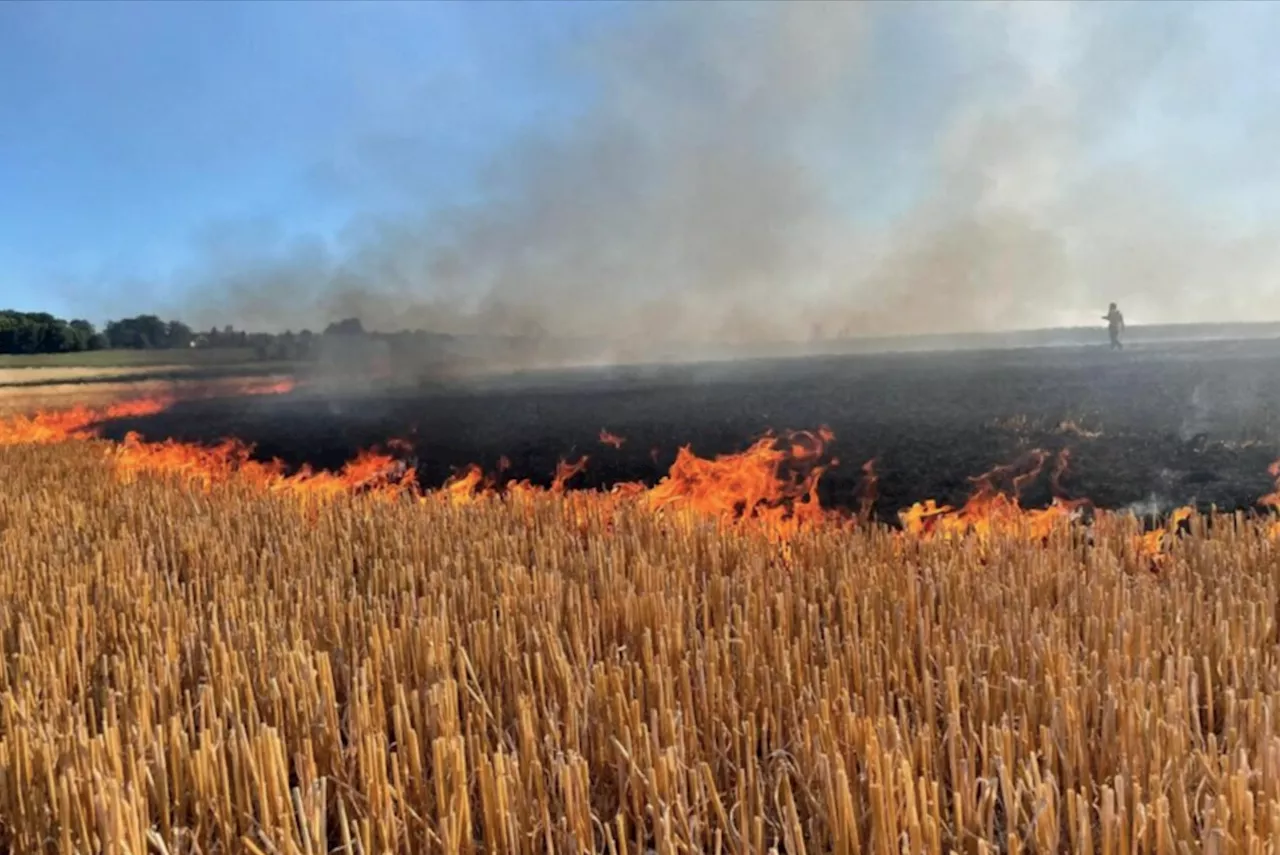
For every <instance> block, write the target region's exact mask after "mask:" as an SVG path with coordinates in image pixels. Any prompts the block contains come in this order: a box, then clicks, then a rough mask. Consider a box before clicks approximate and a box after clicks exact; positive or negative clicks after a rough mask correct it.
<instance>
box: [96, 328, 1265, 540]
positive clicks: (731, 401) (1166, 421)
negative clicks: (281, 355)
mask: <svg viewBox="0 0 1280 855" xmlns="http://www.w3.org/2000/svg"><path fill="white" fill-rule="evenodd" d="M1064 423H1071V424H1068V425H1066V426H1065V427H1064ZM1072 424H1073V425H1074V427H1075V428H1080V429H1081V430H1083V431H1085V432H1091V431H1092V432H1100V434H1101V435H1100V436H1097V437H1089V436H1082V435H1080V433H1078V432H1076V431H1075V430H1074V428H1073V427H1072ZM819 425H827V426H829V427H830V428H831V429H832V430H833V431H834V432H835V435H836V439H835V441H834V443H833V444H832V446H831V453H832V454H833V455H835V456H836V457H838V458H839V459H840V461H841V463H840V465H839V466H838V467H837V468H835V469H833V470H832V471H831V472H829V473H828V474H827V475H826V477H825V478H824V479H823V481H822V490H821V493H822V498H823V502H824V504H829V505H833V506H851V505H853V504H855V501H856V499H855V497H856V490H857V485H858V482H859V479H860V477H861V473H860V465H861V464H862V463H863V462H864V461H865V460H868V459H870V458H873V457H874V458H876V461H877V463H876V468H877V470H878V471H879V473H880V483H879V501H878V503H877V511H878V512H879V514H880V515H881V516H883V517H886V518H892V517H893V516H895V515H896V511H897V509H899V508H902V507H904V506H906V505H909V504H910V503H911V502H913V501H916V500H919V499H922V498H926V497H934V498H936V499H938V500H940V501H945V502H951V503H956V502H962V501H963V500H964V498H965V497H966V496H967V495H968V494H969V492H970V490H971V489H972V484H971V482H970V480H969V479H970V478H971V477H973V476H976V475H978V474H980V473H982V472H984V471H986V470H987V469H989V468H991V467H992V466H995V465H998V464H1002V463H1006V462H1009V461H1012V460H1015V459H1017V458H1018V457H1019V456H1020V455H1022V454H1024V453H1025V452H1027V451H1028V450H1029V449H1032V448H1043V449H1046V450H1049V451H1057V450H1059V449H1062V448H1064V447H1069V448H1070V451H1071V465H1070V469H1069V471H1068V472H1067V474H1066V476H1065V478H1064V479H1063V481H1062V484H1063V486H1064V488H1065V491H1066V493H1067V494H1068V495H1069V496H1072V497H1088V498H1090V499H1092V500H1093V502H1094V503H1095V504H1096V505H1098V506H1100V507H1111V508H1115V507H1121V506H1128V505H1131V504H1133V503H1144V504H1145V503H1149V502H1150V503H1152V504H1153V505H1154V506H1155V507H1153V508H1152V510H1155V509H1156V508H1165V509H1167V508H1168V507H1169V506H1171V505H1173V504H1181V503H1188V502H1190V503H1195V504H1197V505H1198V506H1200V507H1202V508H1207V507H1209V506H1211V505H1216V506H1217V507H1218V508H1219V509H1222V510H1234V509H1243V508H1252V507H1254V506H1255V503H1256V502H1257V499H1258V498H1259V497H1260V496H1261V495H1263V494H1265V493H1267V492H1269V491H1270V489H1271V487H1272V480H1271V478H1270V476H1269V475H1268V474H1267V467H1268V465H1269V464H1270V462H1271V461H1272V460H1273V459H1275V458H1276V457H1277V456H1280V443H1278V442H1277V440H1278V439H1280V341H1276V340H1266V341H1252V342H1246V341H1236V342H1213V343H1196V344H1181V345H1177V344H1174V345H1163V346H1156V345H1148V346H1147V347H1145V348H1132V349H1130V350H1126V351H1124V352H1121V353H1112V352H1110V351H1107V350H1106V349H1103V348H1087V349H1086V348H1073V349H1036V350H1007V351H989V352H980V353H973V352H970V353H941V354H938V353H935V354H912V355H878V356H857V357H840V358H830V359H805V360H793V361H774V362H756V363H750V362H743V363H736V364H708V365H698V366H682V367H662V368H631V369H621V368H619V369H610V370H591V371H577V372H568V371H565V372H558V373H554V374H553V373H542V374H537V375H534V374H530V375H526V376H522V377H508V378H502V379H496V380H491V381H488V382H486V383H483V384H480V383H475V384H472V385H470V386H468V387H466V388H462V387H456V388H452V389H443V388H438V389H436V390H434V391H424V390H416V391H415V392H413V393H412V394H407V393H405V392H403V391H401V392H390V391H387V392H376V391H368V390H366V391H363V392H360V393H356V392H351V393H347V394H343V395H332V394H330V395H325V396H321V395H318V394H308V393H307V392H305V391H302V392H296V393H294V394H292V395H287V396H276V397H258V398H252V399H239V400H205V401H199V402H191V403H185V404H179V405H177V406H174V407H173V408H171V409H170V410H168V411H166V412H164V413H161V414H158V415H155V416H151V417H146V418H134V419H128V420H120V421H117V422H112V423H110V424H108V425H106V427H105V430H104V433H105V435H107V436H109V437H112V438H119V437H121V436H123V434H124V433H125V432H126V431H129V430H134V431H139V432H140V433H142V434H143V436H145V437H146V438H148V439H161V438H165V437H174V438H177V439H180V440H186V441H214V440H217V439H219V438H222V437H228V436H234V437H238V438H240V439H243V440H245V441H247V442H251V443H254V444H255V445H256V447H257V454H258V455H259V456H262V457H279V458H280V459H282V460H284V461H285V462H286V463H289V464H295V465H296V464H302V463H310V464H312V465H315V466H321V467H337V466H340V465H341V464H342V463H343V462H344V461H345V460H347V459H349V458H350V457H352V456H353V455H354V454H355V452H356V451H357V450H358V449H360V448H364V447H368V446H371V445H374V444H377V443H381V442H385V441H386V440H387V439H389V438H392V437H401V438H406V439H409V440H410V441H411V442H412V443H413V444H414V446H415V448H416V453H417V456H418V461H419V478H420V481H421V482H422V483H423V484H425V485H436V484H439V483H442V482H443V481H444V480H445V479H446V478H448V477H449V475H450V474H451V473H452V472H453V471H455V470H456V469H457V468H460V467H462V466H465V465H466V464H468V463H478V464H480V465H481V466H482V467H484V468H485V469H486V471H493V470H495V469H496V468H497V466H498V462H499V459H500V458H501V457H503V456H505V457H506V458H507V459H508V460H509V461H510V463H511V468H510V470H509V472H508V475H509V476H511V477H515V478H530V479H532V480H533V481H535V482H538V483H544V484H545V483H548V482H549V480H550V478H551V476H552V473H553V472H554V470H555V466H556V462H557V461H558V460H559V459H560V458H562V457H565V458H570V459H572V458H575V457H577V456H578V455H581V454H584V453H585V454H589V455H590V458H591V459H590V462H589V465H588V468H587V470H586V472H585V473H584V474H583V475H581V476H579V477H578V478H577V479H575V480H574V481H573V482H571V484H572V485H573V486H578V487H602V486H607V485H609V484H612V483H615V482H618V481H627V480H643V481H647V482H649V483H653V482H655V481H656V480H657V479H658V478H659V477H661V476H662V475H663V474H665V472H666V471H667V469H668V468H669V467H670V466H671V463H672V461H673V460H674V459H675V454H676V451H677V449H678V448H679V446H681V445H683V444H689V445H691V446H692V448H693V450H694V451H695V452H696V453H697V454H699V455H702V456H711V455H714V454H717V453H724V452H731V451H738V450H741V449H743V448H745V447H746V446H747V445H748V444H749V443H750V442H751V441H752V440H753V439H755V438H757V437H758V436H759V435H760V434H762V433H763V432H764V431H765V430H767V429H770V428H772V429H774V430H778V431H782V430H786V429H788V428H797V429H814V428H817V427H818V426H819ZM601 428H607V429H608V430H609V431H611V432H613V433H615V434H618V435H621V436H623V437H625V439H626V442H625V444H624V445H623V446H622V448H621V449H614V448H611V447H609V446H606V445H602V444H601V443H600V442H599V440H598V434H599V432H600V430H601ZM655 449H656V460H655V458H654V455H655V452H654V451H653V450H655ZM1048 481H1049V479H1048V477H1047V473H1046V477H1044V478H1041V479H1040V480H1039V481H1037V482H1036V483H1035V484H1034V485H1033V486H1032V487H1030V488H1029V489H1028V490H1027V492H1026V493H1025V494H1024V497H1023V498H1024V502H1025V503H1026V504H1028V505H1036V504H1042V503H1045V502H1047V501H1048V499H1049V497H1050V488H1049V483H1048Z"/></svg>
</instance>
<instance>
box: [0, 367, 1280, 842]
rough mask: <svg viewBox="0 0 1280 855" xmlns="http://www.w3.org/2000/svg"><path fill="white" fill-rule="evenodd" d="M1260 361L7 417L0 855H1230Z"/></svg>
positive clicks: (1274, 589) (1261, 509)
mask: <svg viewBox="0 0 1280 855" xmlns="http://www.w3.org/2000/svg"><path fill="white" fill-rule="evenodd" d="M1274 348H1275V346H1274V345H1273V344H1270V343H1235V344H1214V345H1195V346H1190V345H1187V346H1171V347H1169V348H1167V349H1163V350H1155V349H1151V350H1146V351H1138V350H1135V351H1133V352H1126V353H1124V354H1114V355H1113V354H1109V353H1098V352H1092V351H1085V350H1074V351H1061V352H1041V351H1034V352H1016V353H1014V352H1010V353H984V354H968V355H958V354H949V355H936V354H935V355H914V356H910V357H906V356H883V357H860V358H858V359H833V360H817V361H813V360H810V361H806V362H775V363H762V364H754V365H736V366H724V365H721V366H716V365H704V366H693V367H682V368H675V367H666V368H661V369H639V368H634V369H626V370H622V369H618V370H614V371H611V372H594V373H590V374H583V373H581V372H565V373H560V374H540V375H528V376H524V377H519V378H508V379H505V380H500V379H493V380H491V381H488V382H487V383H486V384H479V383H475V384H470V385H467V386H459V387H456V388H452V389H448V388H441V389H438V390H436V391H434V392H430V393H426V392H420V393H416V394H413V395H410V394H408V393H406V392H398V393H390V392H378V393H368V394H365V395H356V394H354V393H351V394H347V395H343V396H334V395H317V394H315V393H314V392H309V391H308V390H307V389H306V388H305V386H299V387H297V388H293V389H290V387H289V386H288V385H287V384H277V385H270V384H266V385H258V386H242V387H238V388H235V389H224V390H221V391H220V392H218V393H217V394H214V393H210V394H207V395H203V396H202V397H200V398H199V399H193V398H190V397H189V396H188V395H187V394H181V393H174V394H172V395H171V396H170V397H168V398H164V399H160V398H152V399H149V400H148V399H146V398H145V397H144V398H143V399H142V400H135V401H134V402H132V403H120V404H117V405H116V406H115V408H114V409H110V410H108V409H105V408H97V409H82V410H80V411H78V412H74V413H66V412H63V413H46V414H43V415H41V416H37V417H32V418H23V417H16V416H10V417H8V418H7V419H5V420H4V421H0V472H3V473H4V475H5V477H6V478H7V479H8V482H9V483H10V484H11V485H13V489H10V490H6V491H3V492H0V547H2V548H0V604H3V605H2V606H0V653H2V654H3V663H4V664H3V667H2V668H0V849H4V848H6V847H7V849H8V851H14V852H30V851H53V852H80V851H110V852H144V851H159V852H170V853H177V852H191V853H194V852H250V853H266V852H281V853H284V852H297V853H320V852H334V851H337V852H353V853H354V852H361V853H373V852H406V853H408V852H473V853H479V852H535V851H536V852H610V853H614V852H619V853H620V852H629V853H630V852H634V853H647V852H650V851H653V852H658V853H677V852H679V853H687V852H734V853H745V852H752V853H754V852H769V851H778V852H787V853H793V852H839V853H854V852H864V853H872V852H874V853H880V852H902V851H909V852H932V853H947V852H952V851H955V852H965V853H970V852H972V853H979V852H1060V851H1085V852H1095V851H1096V852H1105V853H1120V852H1152V853H1165V852H1179V851H1217V852H1257V851H1268V850H1269V848H1270V847H1271V846H1273V845H1274V841H1276V840H1277V839H1280V775H1277V773H1276V768H1275V763H1276V758H1277V757H1278V756H1280V741H1278V739H1277V736H1276V733H1275V727H1274V715H1275V713H1276V708H1277V703H1278V702H1280V676H1278V675H1280V672H1278V670H1277V656H1276V652H1277V641H1278V639H1277V634H1278V633H1280V626H1278V625H1277V618H1278V616H1280V611H1278V607H1280V529H1277V527H1276V526H1275V524H1274V522H1273V517H1272V514H1271V512H1270V511H1269V510H1268V508H1266V507H1265V506H1263V505H1265V497H1266V494H1267V493H1269V492H1270V491H1272V490H1273V489H1274V483H1273V476H1272V475H1271V474H1270V473H1269V472H1268V467H1269V465H1270V463H1271V461H1272V460H1273V459H1275V457H1277V456H1280V455H1277V453H1276V452H1277V447H1276V439H1277V434H1276V433H1275V430H1274V428H1273V423H1272V407H1273V406H1274V404H1273V403H1272V402H1274V401H1276V400H1278V399H1277V397H1276V391H1277V390H1276V389H1275V388H1274V384H1276V383H1277V382H1280V381H1276V380H1274V379H1272V378H1274V377H1275V376H1276V372H1275V370H1274V369H1275V368H1276V363H1277V360H1280V351H1276V350H1275V349H1274ZM250 392H252V393H253V394H249V393H250ZM824 426H825V427H824ZM770 427H772V428H774V429H776V430H777V431H778V435H779V437H780V439H779V441H778V442H776V443H775V442H771V441H765V442H760V443H758V444H756V445H752V442H753V441H755V440H756V439H757V438H758V437H759V436H760V434H761V432H762V431H763V430H764V429H765V428H770ZM788 428H794V429H796V430H798V431H801V432H796V433H788V432H787V429H788ZM602 429H604V430H605V433H603V434H602V433H601V430H602ZM828 429H829V430H828ZM129 431H134V432H135V433H132V434H130V433H127V432H129ZM229 436H233V437H239V438H241V439H243V440H246V441H249V442H255V443H257V449H256V450H255V451H254V454H253V456H252V457H250V456H249V455H248V450H247V449H246V448H244V447H242V446H240V445H238V444H235V443H223V444H222V445H220V446H211V445H210V444H208V443H199V444H194V443H196V442H197V441H200V440H207V441H213V440H216V439H218V438H221V437H229ZM166 440H170V441H166ZM188 443H193V444H188ZM683 443H690V444H691V445H692V451H685V452H682V453H681V452H678V447H679V445H680V444H683ZM375 445H377V446H379V448H378V449H376V450H369V449H370V448H371V447H372V446H375ZM655 447H656V448H658V449H659V452H658V454H656V455H653V454H652V453H651V450H652V449H653V448H655ZM361 450H363V453H358V452H361ZM584 453H585V454H587V455H588V459H587V460H586V461H585V462H582V461H581V460H580V458H579V455H580V454H584ZM717 454H720V455H723V456H720V457H715V455H717ZM271 456H276V457H279V458H280V459H281V461H282V462H281V463H280V464H271V463H267V462H264V461H265V460H266V459H267V458H269V457H271ZM502 457H506V458H507V461H506V462H507V464H508V465H506V466H503V465H502V461H501V458H502ZM655 457H656V459H655ZM835 457H839V458H840V463H839V465H836V466H834V468H833V458H835ZM869 460H874V461H875V464H874V466H873V467H871V468H870V469H869V470H868V469H864V464H865V463H866V461H869ZM469 463H475V464H477V465H478V467H479V468H477V469H468V468H466V466H467V464H469ZM303 464H310V466H311V467H312V468H311V469H302V470H301V471H299V469H298V467H300V466H302V465H303ZM344 464H345V466H344ZM1003 464H1008V466H1007V467H1005V468H1000V467H1001V466H1002V465H1003ZM415 467H416V468H415ZM872 472H874V473H875V474H874V475H872V474H871V473H872ZM984 472H988V473H990V474H989V475H988V477H987V479H985V480H978V481H974V480H972V478H973V477H974V476H977V475H980V474H982V473H984ZM415 474H416V483H415V479H414V477H412V476H414V475H415ZM440 485H444V486H443V489H436V488H437V487H438V486H440ZM594 488H600V489H594ZM605 488H611V489H605ZM1019 490H1021V492H1020V493H1019V492H1018V491H1019ZM1100 497H1101V498H1100ZM1153 497H1154V500H1153ZM815 499H816V501H815ZM929 499H933V500H936V501H937V502H941V503H945V504H950V505H953V506H955V510H954V511H951V512H949V513H947V512H938V513H934V512H932V511H926V509H925V508H924V505H923V503H925V502H926V501H927V500H929ZM1085 499H1089V500H1091V501H1089V502H1087V503H1086V502H1085V501H1084V500H1085ZM1055 500H1056V501H1055ZM1209 502H1213V503H1216V504H1218V506H1219V507H1224V506H1225V507H1229V508H1231V509H1235V510H1238V511H1240V513H1236V514H1223V513H1213V512H1211V511H1210V509H1209V507H1208V503H1209ZM918 503H919V504H918ZM1130 503H1141V504H1139V505H1135V506H1134V507H1128V505H1129V504H1130ZM1195 506H1199V508H1200V512H1196V511H1195V510H1193V509H1192V508H1193V507H1195ZM913 509H914V511H915V515H914V516H913V515H912V511H913ZM1144 509H1145V510H1152V511H1160V512H1162V514H1163V516H1165V517H1167V519H1162V520H1161V521H1159V522H1156V523H1153V524H1144V522H1143V521H1142V520H1141V519H1139V518H1138V517H1137V516H1134V515H1133V514H1132V513H1130V512H1131V511H1135V510H1144ZM1175 509H1177V510H1175ZM1246 509H1248V511H1249V513H1245V512H1244V511H1245V510H1246ZM1254 511H1256V513H1254ZM900 512H906V516H905V518H904V517H903V516H902V515H901V514H900ZM886 523H887V524H886Z"/></svg>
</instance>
